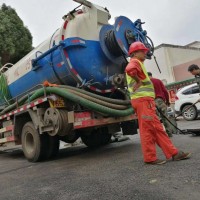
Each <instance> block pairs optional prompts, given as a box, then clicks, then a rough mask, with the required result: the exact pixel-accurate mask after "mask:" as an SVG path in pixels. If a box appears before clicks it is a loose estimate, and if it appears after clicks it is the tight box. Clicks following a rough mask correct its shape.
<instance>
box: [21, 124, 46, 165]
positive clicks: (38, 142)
mask: <svg viewBox="0 0 200 200" xmlns="http://www.w3.org/2000/svg"><path fill="white" fill-rule="evenodd" d="M47 147H48V135H47V134H42V135H40V134H39V133H38V131H37V130H36V129H35V127H34V124H33V123H32V122H27V123H26V124H25V125H24V127H23V129H22V149H23V152H24V155H25V157H26V158H27V160H28V161H30V162H37V161H40V160H42V159H44V158H46V156H47V149H48V148H47Z"/></svg>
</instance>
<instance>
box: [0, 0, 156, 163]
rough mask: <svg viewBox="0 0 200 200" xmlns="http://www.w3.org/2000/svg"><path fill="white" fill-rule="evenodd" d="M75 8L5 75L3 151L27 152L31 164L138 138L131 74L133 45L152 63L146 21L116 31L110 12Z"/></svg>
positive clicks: (0, 92)
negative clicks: (77, 148)
mask: <svg viewBox="0 0 200 200" xmlns="http://www.w3.org/2000/svg"><path fill="white" fill-rule="evenodd" d="M74 1H75V2H77V3H79V4H80V6H78V7H77V8H75V9H74V10H72V11H70V12H69V13H67V14H66V15H65V16H63V20H64V22H63V24H62V26H61V28H59V29H57V30H56V31H55V32H54V33H53V34H52V35H51V36H50V37H49V38H48V39H47V40H45V41H44V42H43V43H41V44H40V45H39V46H37V47H36V48H34V49H33V50H32V51H31V52H30V53H29V54H27V55H26V56H25V57H23V58H22V59H21V60H20V61H18V62H17V63H16V64H14V65H11V64H10V63H8V64H6V65H5V66H3V67H2V68H1V70H0V80H1V84H0V85H1V86H0V87H1V88H0V149H1V147H2V146H3V147H5V146H8V147H9V146H13V145H22V150H23V152H24V155H25V157H26V158H27V160H28V161H31V162H37V161H41V160H46V159H50V158H52V157H54V156H55V155H56V154H57V153H58V151H59V142H60V141H64V142H66V143H74V142H75V141H76V140H77V139H78V138H79V137H80V138H81V139H82V141H83V143H84V144H85V145H87V146H88V147H98V146H101V145H105V144H108V143H109V142H110V139H111V136H112V134H114V133H116V132H118V131H121V130H122V132H123V134H124V135H129V134H130V135H131V134H136V133H137V118H136V116H135V114H134V111H133V109H132V108H131V105H130V100H129V98H128V94H127V89H126V88H127V87H126V81H125V76H124V70H125V67H126V65H127V58H128V49H129V46H130V44H131V43H132V42H134V41H141V42H143V43H144V44H145V46H146V47H148V48H149V49H150V51H149V52H148V54H147V56H148V58H151V55H152V54H153V49H154V48H153V43H152V42H151V40H150V38H149V37H148V36H147V32H146V31H145V30H143V28H142V24H143V23H142V22H141V20H140V19H137V20H136V21H134V22H133V21H131V20H130V19H129V18H127V17H125V16H119V17H116V18H115V22H114V24H113V25H111V24H109V22H108V21H109V19H110V18H111V15H110V13H109V10H108V9H107V8H104V7H101V6H98V5H95V4H93V3H91V2H89V1H85V0H74Z"/></svg>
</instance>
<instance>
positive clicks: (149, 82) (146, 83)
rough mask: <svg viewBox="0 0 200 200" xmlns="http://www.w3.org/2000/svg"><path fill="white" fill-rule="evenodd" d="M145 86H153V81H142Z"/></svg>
mask: <svg viewBox="0 0 200 200" xmlns="http://www.w3.org/2000/svg"><path fill="white" fill-rule="evenodd" d="M142 83H143V85H150V84H151V81H144V82H143V81H142Z"/></svg>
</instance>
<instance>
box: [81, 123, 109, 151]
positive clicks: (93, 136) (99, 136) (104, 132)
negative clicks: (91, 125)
mask: <svg viewBox="0 0 200 200" xmlns="http://www.w3.org/2000/svg"><path fill="white" fill-rule="evenodd" d="M111 136H112V135H111V134H109V133H108V129H107V128H106V127H103V128H98V129H95V130H92V131H90V133H89V134H88V131H87V133H86V132H85V131H84V132H82V133H81V139H82V141H83V143H84V144H85V145H86V146H88V147H90V148H95V147H99V146H102V145H106V144H108V143H110V141H111Z"/></svg>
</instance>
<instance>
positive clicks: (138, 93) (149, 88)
mask: <svg viewBox="0 0 200 200" xmlns="http://www.w3.org/2000/svg"><path fill="white" fill-rule="evenodd" d="M136 60H137V61H138V62H139V63H140V66H141V68H142V71H143V72H144V74H145V76H146V78H145V79H144V80H142V81H141V82H142V85H141V86H140V87H139V88H138V89H137V90H135V91H133V86H134V84H136V81H135V80H134V79H133V78H132V77H131V76H129V75H128V74H127V73H126V80H127V86H128V91H129V93H130V98H131V99H137V98H141V97H152V98H155V92H154V87H153V84H152V82H151V80H150V78H149V76H148V75H147V71H146V69H145V67H144V64H143V63H142V62H141V61H139V60H138V59H136Z"/></svg>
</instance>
